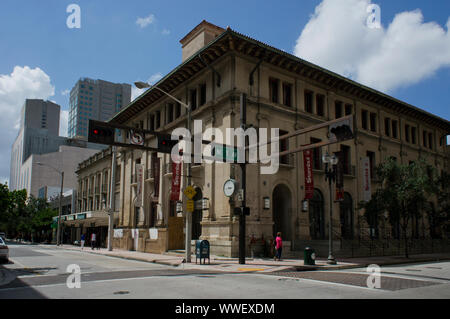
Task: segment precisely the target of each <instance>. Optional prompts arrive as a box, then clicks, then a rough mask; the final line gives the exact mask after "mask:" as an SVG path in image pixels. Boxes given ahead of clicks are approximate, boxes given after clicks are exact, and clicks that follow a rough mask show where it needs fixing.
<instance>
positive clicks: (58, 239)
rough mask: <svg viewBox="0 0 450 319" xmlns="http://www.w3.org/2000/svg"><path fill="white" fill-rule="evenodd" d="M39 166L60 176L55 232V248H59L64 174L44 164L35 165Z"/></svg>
mask: <svg viewBox="0 0 450 319" xmlns="http://www.w3.org/2000/svg"><path fill="white" fill-rule="evenodd" d="M36 164H37V165H39V166H46V167H49V168H51V169H53V170H55V171H56V172H58V173H59V174H61V190H60V192H59V216H58V228H57V230H56V246H59V245H60V244H61V215H62V196H63V186H64V172H61V171H59V170H57V169H56V168H54V167H52V166H50V165H47V164H44V163H40V162H38V163H36Z"/></svg>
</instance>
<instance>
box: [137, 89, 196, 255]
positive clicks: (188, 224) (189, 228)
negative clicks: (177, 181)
mask: <svg viewBox="0 0 450 319" xmlns="http://www.w3.org/2000/svg"><path fill="white" fill-rule="evenodd" d="M134 85H135V86H136V87H137V88H138V89H145V88H150V87H151V88H155V89H157V90H158V91H160V92H162V93H164V94H165V95H167V96H168V97H170V98H171V99H172V100H174V101H176V102H178V103H180V104H181V105H183V106H184V107H185V108H186V110H187V130H188V131H189V133H190V132H191V112H192V109H191V106H190V104H189V103H188V104H186V103H183V102H182V101H180V100H179V99H177V98H176V97H174V96H172V95H170V94H169V93H167V92H166V91H164V90H162V89H160V88H159V87H157V86H153V85H151V84H149V83H146V82H140V81H139V82H134ZM191 149H192V148H191ZM186 169H187V185H188V186H189V185H191V161H189V162H188V163H187V168H186ZM191 239H192V213H188V212H186V239H185V245H186V255H185V259H186V263H190V262H191Z"/></svg>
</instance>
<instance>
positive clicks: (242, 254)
mask: <svg viewBox="0 0 450 319" xmlns="http://www.w3.org/2000/svg"><path fill="white" fill-rule="evenodd" d="M240 102H241V103H240V104H241V105H240V120H241V128H242V130H243V131H245V129H246V124H247V123H246V122H247V95H246V94H245V93H242V94H241V101H240ZM245 145H246V139H245V135H244V162H243V163H240V164H239V165H240V166H241V173H242V177H241V182H242V190H243V194H242V204H241V213H240V216H239V264H241V265H244V264H245V227H246V225H245V213H244V208H245V204H246V201H245V200H246V197H247V195H246V194H247V191H246V186H247V174H246V173H247V170H246V164H247V163H246V162H247V156H246V152H245Z"/></svg>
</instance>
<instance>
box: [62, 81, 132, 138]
mask: <svg viewBox="0 0 450 319" xmlns="http://www.w3.org/2000/svg"><path fill="white" fill-rule="evenodd" d="M130 101H131V85H129V84H119V83H111V82H108V81H103V80H92V79H89V78H81V79H80V80H78V82H77V83H76V84H75V86H74V87H73V89H72V90H71V91H70V104H69V125H68V136H69V137H87V136H88V127H89V120H90V119H92V120H98V121H107V120H109V119H110V118H112V117H113V116H114V114H116V113H117V112H119V111H120V110H121V109H122V108H123V107H125V106H127V105H128V104H129V103H130Z"/></svg>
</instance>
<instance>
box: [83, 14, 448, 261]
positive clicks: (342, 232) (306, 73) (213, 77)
mask: <svg viewBox="0 0 450 319" xmlns="http://www.w3.org/2000/svg"><path fill="white" fill-rule="evenodd" d="M180 42H181V44H182V52H183V54H182V56H183V62H182V64H180V65H179V66H178V67H176V68H175V69H174V70H173V71H172V72H170V73H169V74H167V75H166V76H165V77H164V78H163V79H161V80H160V81H159V82H158V83H157V84H156V85H157V86H158V87H159V88H161V89H162V90H164V91H166V92H168V93H170V94H171V95H173V96H174V97H176V98H178V99H179V100H181V101H183V102H184V103H186V104H187V103H190V105H191V107H192V110H193V112H192V119H193V120H202V125H203V127H202V131H203V132H204V131H205V130H206V129H208V128H212V127H214V128H218V129H220V130H221V131H222V132H223V133H224V135H225V132H226V128H237V127H239V123H240V122H239V119H240V114H239V103H240V102H239V99H240V95H241V93H246V94H247V104H248V106H247V123H248V124H249V125H251V126H252V127H254V128H268V129H269V132H270V129H271V128H279V129H280V135H284V134H286V133H292V132H294V131H296V130H299V129H301V128H306V127H310V126H312V125H315V124H319V123H323V122H325V121H330V120H333V119H336V118H340V117H343V116H345V115H350V114H352V115H354V118H355V120H356V123H355V128H356V131H355V134H356V138H355V139H354V140H350V141H346V142H343V143H339V144H334V145H330V146H324V147H322V148H320V149H315V150H314V151H313V174H314V196H313V198H312V199H310V200H309V201H308V203H309V205H308V207H307V209H302V208H303V205H302V204H303V200H304V198H305V189H304V188H305V187H304V186H305V184H304V167H303V154H302V153H296V154H291V155H288V156H285V157H282V158H281V159H280V168H279V171H278V173H277V174H273V175H262V174H260V168H261V165H263V164H251V165H248V168H247V189H246V195H247V205H248V206H249V207H250V208H251V214H250V216H249V217H247V231H246V234H247V238H246V240H247V243H249V244H254V246H255V247H256V248H255V249H256V250H258V249H259V250H260V251H261V250H262V249H263V245H262V244H261V243H263V242H264V240H266V239H269V238H271V237H272V236H273V234H274V233H275V232H277V231H281V232H282V233H283V238H284V241H285V247H286V250H302V249H303V248H304V244H305V243H307V242H308V241H309V240H317V241H320V240H324V239H326V238H327V236H328V235H327V234H328V230H327V229H328V223H329V222H330V221H329V218H328V216H329V214H328V212H329V205H333V212H334V215H333V217H332V225H333V234H334V237H335V238H336V239H340V238H345V239H352V238H356V237H358V236H362V235H363V234H366V233H367V232H368V225H367V224H366V223H365V222H364V221H363V218H362V212H361V211H359V210H358V209H357V205H358V203H359V202H360V201H362V199H363V178H362V167H361V159H362V158H369V159H370V166H371V167H372V168H373V167H374V166H375V165H377V164H379V163H380V162H382V161H384V160H385V159H386V158H388V157H395V158H396V159H397V161H399V162H401V163H409V161H412V160H416V159H418V158H419V157H425V158H426V159H427V161H428V162H429V163H431V164H433V165H434V166H435V167H436V168H437V169H438V171H440V172H441V171H449V169H450V167H449V157H448V156H449V153H448V147H447V142H446V136H447V135H448V134H449V133H450V123H449V122H448V121H447V120H445V119H442V118H439V117H437V116H435V115H433V114H430V113H428V112H426V111H423V110H421V109H419V108H417V107H414V106H411V105H409V104H407V103H405V102H402V101H399V100H397V99H395V98H392V97H390V96H388V95H386V94H383V93H381V92H378V91H376V90H373V89H371V88H368V87H365V86H363V85H361V84H359V83H356V82H354V81H351V80H349V79H347V78H344V77H342V76H340V75H337V74H335V73H333V72H330V71H328V70H325V69H323V68H320V67H319V66H316V65H313V64H311V63H309V62H307V61H304V60H302V59H299V58H297V57H295V56H293V55H291V54H288V53H286V52H284V51H281V50H278V49H276V48H273V47H271V46H269V45H266V44H264V43H261V42H259V41H256V40H254V39H252V38H249V37H247V36H244V35H242V34H239V33H237V32H235V31H233V30H231V29H229V28H228V29H226V30H225V29H222V28H219V27H217V26H214V25H212V24H210V23H208V22H206V21H203V22H202V23H200V24H199V25H198V26H197V27H195V28H194V29H193V30H192V31H191V32H190V33H189V34H188V35H186V37H184V38H183V39H182V40H181V41H180ZM186 117H187V116H186V109H185V108H184V107H183V106H182V105H180V104H178V103H176V102H175V101H174V100H172V99H170V98H169V97H168V96H166V95H164V94H163V93H161V92H160V91H159V90H157V89H154V88H153V89H149V90H147V91H146V92H145V93H144V94H142V95H141V96H140V97H139V98H138V99H136V100H135V101H133V102H132V103H131V104H130V105H128V107H126V108H124V109H123V110H122V111H120V112H119V113H118V114H117V115H115V116H114V117H113V118H112V119H111V120H110V123H117V124H122V125H128V126H133V127H140V128H145V129H149V130H156V131H159V132H166V133H171V132H172V131H173V130H174V129H175V128H178V127H186ZM192 127H194V125H193V124H192ZM327 133H328V130H327V129H323V130H320V131H314V132H310V133H308V134H303V135H300V136H296V137H294V138H290V139H289V140H288V141H287V142H281V143H280V148H281V149H282V150H288V149H294V148H298V147H300V146H302V145H305V144H311V143H316V142H319V141H326V140H327V139H328V136H327ZM146 145H148V146H155V138H154V137H148V138H147V139H146ZM337 151H342V154H343V157H342V160H343V163H342V164H343V167H344V189H345V194H344V201H343V202H340V203H336V202H332V203H330V201H329V200H328V198H329V191H328V184H327V182H326V181H325V176H324V172H323V163H322V160H321V158H322V154H324V153H326V152H328V153H329V154H332V153H333V152H337ZM154 163H157V165H154ZM117 165H118V171H117V172H118V179H120V181H121V183H120V186H119V187H120V192H118V196H117V197H116V198H117V202H116V209H117V210H118V211H119V218H118V221H117V225H116V228H119V229H122V231H121V232H120V234H118V235H117V236H116V238H115V239H114V245H115V246H116V247H122V248H126V249H137V250H140V251H147V252H164V251H168V250H173V249H183V248H184V233H183V232H184V229H183V227H184V226H183V225H184V218H183V216H184V213H182V214H181V213H179V212H177V211H176V203H175V202H172V201H170V192H171V178H172V173H171V169H170V168H171V162H170V156H169V155H166V154H155V153H154V154H152V152H149V151H141V150H133V151H130V149H126V148H122V149H121V148H119V153H118V162H117ZM136 165H139V166H140V165H142V166H143V170H144V174H143V178H142V179H141V180H139V179H137V178H136ZM183 171H184V173H183V176H184V177H185V175H186V165H183ZM374 177H375V176H374ZM230 178H234V179H236V180H237V181H238V182H239V181H240V178H241V177H240V168H239V165H236V164H227V163H218V162H215V163H212V164H207V163H202V164H193V167H192V184H193V186H194V187H195V189H196V191H197V194H196V196H195V198H194V200H195V201H196V210H195V212H194V213H193V240H195V239H199V238H201V239H207V240H209V241H210V243H211V252H212V253H213V254H218V255H225V256H237V254H238V236H239V229H238V224H239V223H238V218H237V217H235V216H234V215H233V208H234V207H235V206H238V205H239V204H240V203H239V201H238V200H239V198H238V197H237V196H235V197H233V198H228V197H226V196H225V195H224V192H223V185H224V182H225V181H226V180H228V179H230ZM99 180H101V181H103V177H101V176H100V178H99ZM182 180H183V181H182V189H184V188H185V186H186V179H185V178H183V179H182ZM375 182H376V178H372V189H373V190H374V189H375V187H376V184H375ZM89 183H90V184H89V185H97V184H95V181H94V182H93V184H92V182H89ZM138 183H140V184H139V185H138ZM155 183H156V185H155ZM100 185H102V184H100ZM138 186H139V187H138ZM138 188H139V191H140V192H142V196H137V195H138V194H137V191H138ZM81 191H82V192H83V191H85V189H84V188H83V187H81ZM83 194H84V193H82V195H81V196H79V200H80V201H81V202H82V204H81V205H82V206H83V207H86V205H87V206H89V207H93V208H95V209H96V208H98V207H99V206H101V202H102V198H101V196H100V194H101V192H100V194H99V195H98V196H96V195H94V196H91V197H89V196H87V197H85V196H84V195H83ZM333 197H334V195H333ZM137 198H139V200H140V202H139V203H138V204H136V200H137ZM204 198H205V199H207V202H208V205H207V206H206V207H202V205H201V202H202V201H201V200H202V199H204ZM180 200H183V201H184V202H185V199H184V196H183V195H181V197H180ZM415 223H416V224H417V225H419V228H420V231H421V232H422V233H424V234H425V229H426V227H427V226H426V220H425V221H424V219H422V220H421V221H415ZM387 230H389V235H386V234H387V233H386V231H387ZM383 231H384V233H383V234H384V235H385V236H395V230H394V231H393V230H392V227H387V226H386V227H384V229H383ZM380 232H381V230H380ZM422 233H421V234H422ZM377 234H378V231H377ZM425 235H426V234H425ZM258 243H259V244H258ZM258 245H259V246H258Z"/></svg>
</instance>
